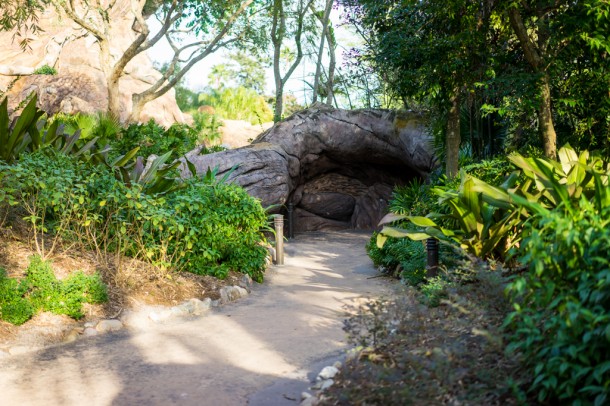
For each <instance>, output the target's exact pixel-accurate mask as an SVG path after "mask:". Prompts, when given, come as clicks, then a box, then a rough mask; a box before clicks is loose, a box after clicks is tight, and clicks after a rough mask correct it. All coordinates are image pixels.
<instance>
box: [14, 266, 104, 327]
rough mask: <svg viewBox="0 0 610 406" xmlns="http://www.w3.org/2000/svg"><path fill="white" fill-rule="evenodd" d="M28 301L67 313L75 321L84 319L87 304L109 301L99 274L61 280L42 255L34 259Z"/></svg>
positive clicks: (29, 272) (28, 275) (28, 279)
mask: <svg viewBox="0 0 610 406" xmlns="http://www.w3.org/2000/svg"><path fill="white" fill-rule="evenodd" d="M24 283H25V284H27V286H28V290H29V294H28V298H29V300H30V301H31V303H32V306H33V307H34V308H35V309H41V310H44V311H49V312H52V313H55V314H65V315H68V316H70V317H72V318H75V319H80V318H81V317H83V313H82V304H83V303H103V302H105V301H107V300H108V296H107V293H106V286H105V285H104V283H103V282H102V281H101V279H100V276H99V275H98V274H94V275H91V276H89V275H85V274H84V273H83V272H76V273H74V274H72V275H70V276H69V277H68V278H66V279H64V280H61V281H60V280H58V279H57V278H55V275H54V274H53V269H52V268H51V265H50V264H49V263H48V262H45V261H43V260H42V258H40V257H39V256H35V257H33V258H31V259H30V265H29V267H28V269H27V270H26V278H25V281H24Z"/></svg>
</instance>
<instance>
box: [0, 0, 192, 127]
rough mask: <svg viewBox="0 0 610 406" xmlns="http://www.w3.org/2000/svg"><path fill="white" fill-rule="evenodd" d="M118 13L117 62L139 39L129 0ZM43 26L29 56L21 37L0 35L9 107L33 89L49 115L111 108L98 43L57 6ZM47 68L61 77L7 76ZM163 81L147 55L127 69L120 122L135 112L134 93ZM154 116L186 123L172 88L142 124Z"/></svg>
mask: <svg viewBox="0 0 610 406" xmlns="http://www.w3.org/2000/svg"><path fill="white" fill-rule="evenodd" d="M114 10H115V12H114V14H112V15H111V21H112V22H113V24H112V30H111V36H112V51H111V52H112V55H113V56H114V57H115V58H118V56H119V55H121V54H122V52H123V50H125V49H126V48H127V47H128V45H129V44H130V43H131V41H132V40H133V39H134V38H135V36H134V33H133V31H132V30H131V26H132V21H133V20H132V18H131V17H130V16H131V12H130V7H129V0H118V1H117V6H115V9H114ZM39 25H40V26H41V28H42V29H43V30H44V31H43V32H40V33H38V34H37V35H33V34H30V35H31V36H32V38H33V39H34V40H33V41H32V42H31V44H30V45H31V49H29V50H28V51H26V52H24V51H22V50H21V48H20V47H19V43H18V42H19V41H18V39H16V40H15V41H13V40H12V36H13V32H5V31H4V32H0V43H2V47H0V65H1V66H0V67H1V68H2V69H0V91H2V92H6V94H7V96H8V97H9V104H10V107H11V108H14V107H15V106H16V105H17V104H19V103H20V102H21V100H23V99H24V98H25V97H27V96H28V95H29V94H30V92H32V91H35V92H37V93H38V99H39V101H40V107H41V108H42V109H44V110H45V111H46V112H47V113H49V114H54V113H57V112H65V113H75V112H79V111H82V112H85V113H92V112H96V111H105V110H107V107H108V95H107V91H106V85H105V79H104V75H103V73H102V70H101V67H100V66H101V65H100V61H99V46H98V45H97V43H96V42H95V39H94V38H93V37H92V36H91V35H89V34H87V33H86V32H85V31H84V30H82V29H81V28H80V27H78V26H77V25H76V24H75V23H73V22H72V21H71V20H70V19H68V18H67V17H65V16H62V15H58V14H57V12H56V11H55V9H54V8H53V7H50V8H48V9H47V10H45V11H44V12H43V13H42V14H41V16H40V21H39ZM43 65H49V66H52V67H55V69H56V70H57V72H58V74H57V75H52V76H51V75H30V74H27V75H25V76H21V77H17V76H12V75H10V76H9V75H7V74H14V73H28V72H31V71H32V70H33V69H36V68H39V67H41V66H43ZM160 77H161V74H160V73H159V72H158V71H156V70H155V69H154V68H153V65H152V62H151V60H150V59H149V58H148V56H147V55H146V54H140V55H138V56H136V58H134V60H132V61H131V62H130V63H129V64H128V65H127V67H126V70H125V75H124V76H123V77H122V78H121V79H120V89H121V103H122V106H123V113H122V114H121V120H122V121H125V120H126V119H127V117H128V115H129V113H130V111H131V95H132V94H133V93H137V92H141V91H142V90H144V89H146V88H147V87H149V86H150V84H152V83H154V82H155V81H156V79H158V78H160ZM15 79H17V80H15ZM150 118H154V119H155V120H156V121H157V122H158V123H160V124H162V125H164V126H169V125H171V124H172V123H174V122H184V121H185V118H186V117H185V116H184V115H183V114H182V112H181V111H180V109H179V108H178V105H177V104H176V100H175V93H174V91H173V89H172V90H170V91H169V92H167V93H166V94H165V95H163V96H162V97H160V98H158V99H157V100H154V101H152V102H150V103H148V104H147V105H146V106H145V108H144V111H143V114H142V116H141V117H140V121H142V122H145V121H148V120H149V119H150Z"/></svg>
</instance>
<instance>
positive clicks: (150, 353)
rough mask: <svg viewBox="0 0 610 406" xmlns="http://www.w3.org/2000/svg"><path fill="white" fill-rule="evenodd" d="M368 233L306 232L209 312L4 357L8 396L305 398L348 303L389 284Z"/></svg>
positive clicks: (143, 401) (328, 358)
mask: <svg viewBox="0 0 610 406" xmlns="http://www.w3.org/2000/svg"><path fill="white" fill-rule="evenodd" d="M368 237H369V234H368V233H367V234H362V233H340V234H339V233H328V234H307V235H301V236H298V237H297V238H296V239H294V240H291V241H290V242H289V243H287V244H286V245H285V249H286V259H285V265H284V266H283V267H273V268H272V269H270V271H269V272H268V274H267V280H266V282H265V283H264V284H262V285H259V286H256V287H255V288H254V289H253V291H252V293H251V294H250V295H249V296H248V297H247V298H245V299H242V300H240V301H238V302H236V303H232V304H229V305H226V306H223V307H220V308H218V309H214V310H212V311H211V312H210V313H209V314H207V315H205V316H202V317H198V318H195V319H191V320H176V321H174V322H171V323H169V324H165V325H158V324H153V323H150V324H149V325H147V326H146V328H144V329H141V330H134V329H128V330H123V331H121V332H118V333H112V334H107V335H103V336H97V337H91V338H87V339H82V340H78V341H76V342H74V343H71V344H66V345H62V346H58V347H53V348H48V349H46V350H42V351H39V352H36V353H30V354H23V355H18V356H12V357H9V358H4V359H2V360H0V404H2V405H45V406H46V405H62V406H63V405H210V406H217V405H218V406H225V405H246V404H249V405H260V406H262V405H265V406H275V405H279V406H281V405H297V404H298V400H299V397H300V393H301V392H302V391H303V390H306V389H307V386H308V385H309V382H310V380H311V379H312V377H313V376H315V374H316V373H317V372H319V370H320V368H322V367H324V366H326V365H331V364H332V363H333V362H334V361H335V360H336V359H337V358H339V357H340V356H341V354H342V351H343V350H344V349H345V348H346V342H345V334H344V332H343V331H342V329H341V327H342V321H343V318H344V309H343V308H344V306H346V305H350V304H354V303H356V302H357V301H358V300H359V298H362V297H367V296H379V295H380V294H382V293H383V292H386V291H388V290H389V288H390V285H389V282H387V281H385V280H382V279H379V278H373V279H370V277H371V276H373V275H375V270H374V269H373V267H372V265H371V262H370V260H369V259H368V258H367V257H366V254H365V251H364V245H365V243H366V241H367V240H368ZM291 399H294V400H291Z"/></svg>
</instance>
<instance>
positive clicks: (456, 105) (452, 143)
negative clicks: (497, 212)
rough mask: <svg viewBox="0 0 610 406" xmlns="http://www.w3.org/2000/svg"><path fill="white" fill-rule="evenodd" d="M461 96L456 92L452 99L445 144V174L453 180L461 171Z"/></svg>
mask: <svg viewBox="0 0 610 406" xmlns="http://www.w3.org/2000/svg"><path fill="white" fill-rule="evenodd" d="M460 143H461V137H460V94H459V90H456V92H455V94H454V96H453V97H452V98H451V108H450V109H449V114H448V115H447V134H446V142H445V151H446V167H445V173H446V174H447V177H448V178H453V177H454V176H456V175H457V173H458V170H459V167H458V166H459V164H458V159H459V154H460Z"/></svg>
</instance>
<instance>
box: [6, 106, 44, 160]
mask: <svg viewBox="0 0 610 406" xmlns="http://www.w3.org/2000/svg"><path fill="white" fill-rule="evenodd" d="M43 114H44V112H43V111H41V110H38V109H37V108H36V95H34V97H32V99H31V100H30V101H29V102H28V104H27V105H26V106H25V107H24V108H23V110H22V112H21V115H20V116H19V117H18V118H17V119H16V120H13V122H12V123H10V122H9V117H8V100H7V99H6V98H5V99H4V100H3V101H2V103H1V104H0V160H3V161H5V162H8V163H10V162H12V161H13V160H15V159H16V158H17V157H18V156H19V154H20V153H21V152H23V151H24V150H25V148H26V147H27V146H28V144H29V143H30V142H31V141H32V139H33V138H34V137H35V136H36V135H37V134H39V133H38V128H37V126H36V125H37V123H38V119H39V118H40V117H41V116H42V115H43Z"/></svg>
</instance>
